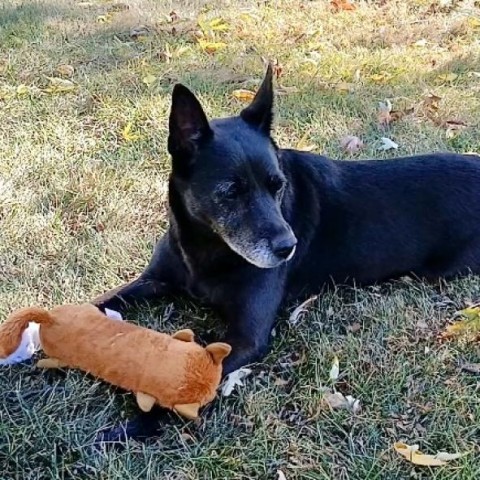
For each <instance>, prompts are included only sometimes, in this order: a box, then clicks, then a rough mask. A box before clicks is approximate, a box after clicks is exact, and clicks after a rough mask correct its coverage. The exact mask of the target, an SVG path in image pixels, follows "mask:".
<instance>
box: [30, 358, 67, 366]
mask: <svg viewBox="0 0 480 480" xmlns="http://www.w3.org/2000/svg"><path fill="white" fill-rule="evenodd" d="M37 367H39V368H63V367H68V364H66V363H65V362H62V361H61V360H59V359H58V358H42V359H41V360H39V361H38V362H37Z"/></svg>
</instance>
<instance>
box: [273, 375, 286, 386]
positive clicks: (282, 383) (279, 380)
mask: <svg viewBox="0 0 480 480" xmlns="http://www.w3.org/2000/svg"><path fill="white" fill-rule="evenodd" d="M273 384H274V385H276V386H277V387H284V386H285V385H287V384H288V380H284V379H283V378H281V377H277V378H276V379H275V382H273Z"/></svg>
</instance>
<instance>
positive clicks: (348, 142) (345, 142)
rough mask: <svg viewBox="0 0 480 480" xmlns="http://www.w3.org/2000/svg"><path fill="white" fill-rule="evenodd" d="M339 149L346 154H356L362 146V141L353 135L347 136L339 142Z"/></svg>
mask: <svg viewBox="0 0 480 480" xmlns="http://www.w3.org/2000/svg"><path fill="white" fill-rule="evenodd" d="M340 145H341V147H342V148H343V149H344V150H345V151H347V152H348V153H357V152H358V151H359V150H361V149H362V148H363V146H364V144H363V142H362V140H360V138H358V137H356V136H354V135H347V136H346V137H343V138H342V139H341V140H340Z"/></svg>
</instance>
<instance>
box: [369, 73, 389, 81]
mask: <svg viewBox="0 0 480 480" xmlns="http://www.w3.org/2000/svg"><path fill="white" fill-rule="evenodd" d="M390 78H391V75H390V74H389V73H387V72H383V73H374V74H373V75H370V80H371V81H372V82H375V83H383V82H386V81H388V80H389V79H390Z"/></svg>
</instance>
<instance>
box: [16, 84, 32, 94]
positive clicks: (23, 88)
mask: <svg viewBox="0 0 480 480" xmlns="http://www.w3.org/2000/svg"><path fill="white" fill-rule="evenodd" d="M29 92H30V89H29V88H28V87H27V86H26V85H23V84H22V85H19V86H18V87H17V95H27V94H28V93H29Z"/></svg>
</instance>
